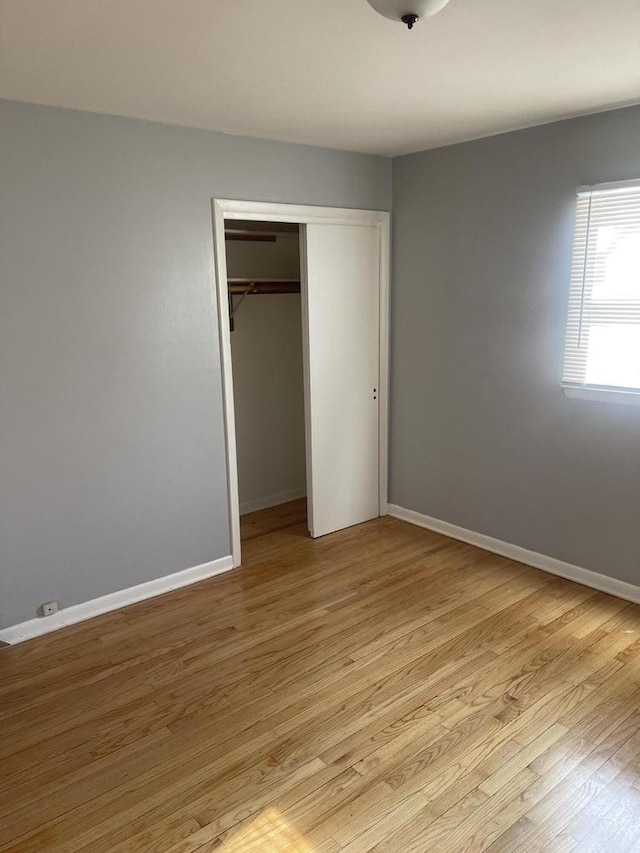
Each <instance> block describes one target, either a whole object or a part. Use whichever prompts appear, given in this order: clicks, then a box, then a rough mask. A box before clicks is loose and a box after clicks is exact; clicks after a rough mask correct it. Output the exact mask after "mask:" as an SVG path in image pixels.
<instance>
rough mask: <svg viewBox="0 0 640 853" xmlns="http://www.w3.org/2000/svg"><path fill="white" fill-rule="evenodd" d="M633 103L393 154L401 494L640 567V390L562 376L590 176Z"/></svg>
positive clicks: (531, 538) (533, 543) (601, 560)
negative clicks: (594, 394) (575, 235)
mask: <svg viewBox="0 0 640 853" xmlns="http://www.w3.org/2000/svg"><path fill="white" fill-rule="evenodd" d="M637 177H640V108H631V109H626V110H619V111H616V112H608V113H602V114H600V115H595V116H590V117H587V118H581V119H575V120H571V121H566V122H559V123H556V124H552V125H547V126H544V127H539V128H534V129H531V130H525V131H521V132H517V133H510V134H505V135H503V136H497V137H493V138H490V139H484V140H480V141H477V142H470V143H466V144H463V145H456V146H451V147H448V148H443V149H439V150H435V151H430V152H425V153H422V154H415V155H411V156H407V157H402V158H399V159H397V160H395V161H394V187H393V193H394V195H393V205H394V234H395V237H394V245H393V250H394V289H393V300H392V315H393V316H392V384H391V387H392V416H391V436H392V437H391V485H390V490H391V494H390V497H391V501H392V502H393V503H396V504H400V505H401V506H403V507H406V508H409V509H413V510H416V511H418V512H421V513H424V514H426V515H430V516H434V517H436V518H438V519H443V520H445V521H449V522H452V523H453V524H457V525H460V526H462V527H465V528H468V529H470V530H474V531H477V532H481V533H485V534H488V535H490V536H494V537H497V538H498V539H502V540H505V541H507V542H511V543H514V544H517V545H521V546H524V547H525V548H529V549H531V550H534V551H539V552H541V553H543V554H546V555H549V556H552V557H556V558H559V559H561V560H565V561H568V562H570V563H575V564H577V565H580V566H584V567H586V568H589V569H592V570H594V571H597V572H602V573H604V574H607V575H611V576H612V577H616V578H620V579H623V580H626V581H630V582H632V583H640V538H639V533H638V517H639V512H640V408H636V407H630V406H623V405H614V404H609V403H593V402H588V401H581V400H572V399H568V398H566V397H565V396H564V395H563V393H562V391H561V389H560V377H561V370H562V360H563V346H564V324H565V318H566V308H567V294H568V284H569V266H570V257H571V241H572V230H573V211H574V198H575V196H574V191H575V188H576V187H577V186H579V185H581V184H588V183H595V182H602V181H614V180H623V179H629V178H637Z"/></svg>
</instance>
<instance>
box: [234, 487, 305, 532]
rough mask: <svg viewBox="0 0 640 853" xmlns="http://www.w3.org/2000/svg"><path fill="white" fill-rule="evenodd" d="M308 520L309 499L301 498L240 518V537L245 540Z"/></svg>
mask: <svg viewBox="0 0 640 853" xmlns="http://www.w3.org/2000/svg"><path fill="white" fill-rule="evenodd" d="M306 520H307V499H306V498H299V499H298V500H297V501H289V502H288V503H286V504H279V505H278V506H271V507H269V508H268V509H261V510H258V512H250V513H249V514H248V515H243V516H241V518H240V538H241V540H242V541H243V542H247V541H248V540H249V539H255V538H256V537H258V536H265V535H266V534H267V533H275V531H276V530H284V529H285V528H286V527H293V526H294V525H295V524H302V523H303V522H306Z"/></svg>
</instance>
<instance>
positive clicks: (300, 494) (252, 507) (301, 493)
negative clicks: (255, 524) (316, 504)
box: [240, 488, 307, 515]
mask: <svg viewBox="0 0 640 853" xmlns="http://www.w3.org/2000/svg"><path fill="white" fill-rule="evenodd" d="M306 495H307V490H306V488H305V489H293V491H291V492H280V494H279V495H271V496H270V497H268V498H258V499H257V500H255V501H245V502H244V503H241V504H240V515H247V513H249V512H258V510H259V509H269V507H271V506H279V505H280V504H286V503H288V502H289V501H297V500H298V499H299V498H304V497H306Z"/></svg>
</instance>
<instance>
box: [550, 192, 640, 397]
mask: <svg viewBox="0 0 640 853" xmlns="http://www.w3.org/2000/svg"><path fill="white" fill-rule="evenodd" d="M562 384H563V385H564V386H565V388H566V389H595V390H599V391H605V392H606V391H609V392H612V391H622V392H627V393H628V392H632V393H633V392H640V181H634V182H628V183H621V184H600V185H598V186H594V187H585V188H583V189H580V190H578V200H577V206H576V223H575V237H574V244H573V260H572V266H571V286H570V292H569V314H568V319H567V334H566V347H565V362H564V374H563V379H562ZM639 399H640V398H639Z"/></svg>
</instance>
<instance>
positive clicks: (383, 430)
mask: <svg viewBox="0 0 640 853" xmlns="http://www.w3.org/2000/svg"><path fill="white" fill-rule="evenodd" d="M212 213H213V244H214V278H215V285H216V296H217V307H218V341H219V347H220V366H221V373H222V406H223V412H224V430H225V444H226V459H227V495H228V508H229V535H230V541H231V554H232V557H233V565H234V567H236V566H239V565H240V562H241V544H240V499H239V494H238V459H237V447H236V427H235V405H234V397H233V366H232V360H231V333H230V329H229V301H228V298H227V257H226V249H225V239H224V225H225V220H227V219H245V220H259V221H261V222H290V223H294V224H297V225H300V226H304V225H322V224H325V225H367V226H369V227H376V228H377V229H378V233H379V246H380V281H379V298H380V314H379V316H380V320H379V374H380V376H379V383H380V385H379V388H378V391H379V395H378V401H379V409H378V412H379V416H378V417H379V423H378V466H379V474H378V489H379V495H378V505H379V514H380V515H386V514H387V506H388V494H387V491H388V467H389V442H388V433H389V286H390V215H389V213H388V212H386V211H378V210H352V209H350V208H339V207H316V206H309V205H298V204H279V203H272V202H256V201H239V200H233V199H221V198H214V199H213V200H212ZM301 249H303V242H302V240H301ZM301 263H302V264H303V265H304V264H305V263H306V260H305V258H304V252H303V251H301ZM301 287H302V288H303V289H304V288H306V268H305V269H303V270H301ZM302 298H303V300H304V299H305V298H306V294H305V293H303V294H302ZM303 335H305V336H306V330H304V329H303ZM304 369H305V387H307V386H308V375H307V374H308V365H307V364H305V368H304ZM305 429H308V426H307V425H306V424H305ZM307 440H308V435H307ZM307 456H308V454H307Z"/></svg>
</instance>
